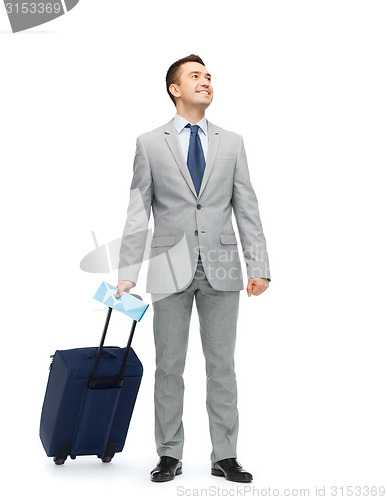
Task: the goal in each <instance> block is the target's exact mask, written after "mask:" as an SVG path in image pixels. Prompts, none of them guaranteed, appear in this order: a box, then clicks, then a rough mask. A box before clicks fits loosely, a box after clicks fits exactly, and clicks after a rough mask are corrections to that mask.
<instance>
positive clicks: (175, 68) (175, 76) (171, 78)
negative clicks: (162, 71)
mask: <svg viewBox="0 0 387 500" xmlns="http://www.w3.org/2000/svg"><path fill="white" fill-rule="evenodd" d="M186 62H198V63H200V64H202V65H203V66H205V64H204V62H203V61H202V60H201V59H200V57H199V56H197V55H196V54H191V55H189V56H187V57H183V58H182V59H179V60H178V61H176V62H174V63H173V64H172V65H171V66H170V67H169V70H168V71H167V76H166V78H165V80H166V84H167V92H168V95H169V97H170V98H171V99H172V102H173V104H174V105H175V106H176V101H175V98H174V96H173V95H172V94H171V92H170V90H169V86H170V85H171V83H179V69H180V66H181V65H182V64H184V63H186Z"/></svg>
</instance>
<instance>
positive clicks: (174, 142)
mask: <svg viewBox="0 0 387 500" xmlns="http://www.w3.org/2000/svg"><path fill="white" fill-rule="evenodd" d="M164 135H165V140H166V141H167V144H168V147H169V149H170V150H171V153H172V155H173V157H174V159H175V161H176V163H177V165H178V167H179V169H180V172H181V173H182V174H183V176H184V179H185V180H186V181H187V184H188V186H189V188H190V189H191V191H192V192H193V194H194V195H195V198H196V197H197V194H196V191H195V186H194V184H193V182H192V178H191V174H190V173H189V170H188V167H187V163H186V162H185V160H184V157H183V153H182V151H181V147H180V142H179V137H178V135H177V132H176V129H175V125H174V123H173V120H171V121H170V122H168V123H167V124H166V125H165V128H164Z"/></svg>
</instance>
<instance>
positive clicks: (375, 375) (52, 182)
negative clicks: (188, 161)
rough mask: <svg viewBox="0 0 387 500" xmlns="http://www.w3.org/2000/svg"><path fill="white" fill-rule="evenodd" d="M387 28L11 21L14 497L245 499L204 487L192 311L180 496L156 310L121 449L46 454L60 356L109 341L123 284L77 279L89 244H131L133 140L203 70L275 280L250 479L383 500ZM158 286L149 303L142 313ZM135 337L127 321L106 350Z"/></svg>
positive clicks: (4, 55)
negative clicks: (249, 190) (125, 235)
mask: <svg viewBox="0 0 387 500" xmlns="http://www.w3.org/2000/svg"><path fill="white" fill-rule="evenodd" d="M386 14H387V6H386V3H385V2H382V1H354V0H351V1H343V0H335V1H328V0H326V1H324V2H322V1H314V0H313V1H312V0H309V1H270V2H263V1H259V2H253V1H245V0H239V1H238V2H230V1H225V0H222V1H218V0H207V1H205V2H199V1H194V2H191V1H190V2H188V1H184V2H183V1H180V2H169V3H168V2H160V1H144V2H132V1H128V0H114V1H107V0H106V1H102V0H81V1H80V3H79V5H78V6H76V7H75V8H74V9H73V10H72V11H70V12H69V13H68V14H66V15H64V16H62V17H60V18H58V19H56V20H54V21H52V22H50V23H47V24H45V25H42V26H40V27H37V28H34V29H31V30H29V31H26V32H21V33H18V34H13V33H12V32H11V30H10V26H9V22H8V18H7V16H6V13H5V9H4V8H1V7H0V44H1V45H0V57H1V59H0V61H1V79H0V91H1V92H0V99H1V110H0V127H1V130H0V141H1V143H0V155H1V160H0V161H1V172H2V173H1V184H0V185H1V217H2V223H1V224H2V244H1V252H2V255H1V263H2V265H1V307H2V314H1V318H2V328H1V332H2V339H1V342H2V350H1V365H0V366H1V379H0V380H1V407H2V411H1V427H2V439H1V448H2V453H1V459H2V463H3V465H2V468H1V475H2V478H3V479H2V486H4V491H6V488H7V487H8V486H9V488H10V489H8V493H7V498H21V495H24V497H26V496H28V495H30V494H32V492H33V493H34V494H38V495H39V498H42V499H48V498H50V499H51V498H57V499H62V498H66V499H67V498H85V497H86V495H87V498H96V497H97V495H99V496H100V497H107V495H111V496H113V495H114V496H115V497H117V496H118V495H119V496H120V498H146V497H147V498H148V497H151V498H175V497H177V496H178V493H179V491H180V493H181V492H182V489H180V490H177V488H178V487H180V488H185V489H188V490H185V491H186V494H187V495H188V494H189V493H191V494H193V491H192V489H193V488H206V489H207V490H206V491H207V492H208V495H209V494H210V490H209V488H210V486H212V487H215V488H217V487H219V488H220V490H211V491H215V492H216V495H217V496H236V495H237V494H238V491H237V490H236V488H237V486H238V485H237V484H236V483H230V482H228V481H225V480H224V479H223V478H215V477H212V476H211V475H210V458H209V457H210V451H211V445H210V440H209V432H208V421H207V414H206V408H205V375H204V361H203V356H202V352H201V345H200V340H199V332H198V320H197V315H196V308H195V306H194V309H193V315H192V322H191V332H190V345H189V353H188V357H187V365H186V372H185V381H186V398H185V411H184V425H185V432H186V445H185V449H184V457H183V468H184V472H183V475H182V476H180V477H178V478H176V480H175V481H172V482H170V483H167V484H162V485H160V484H153V483H151V482H150V481H149V471H150V470H151V469H152V468H153V467H154V466H155V464H156V462H157V456H156V451H155V445H154V438H153V374H154V347H153V336H152V335H153V334H152V320H153V311H152V310H151V308H150V309H149V311H148V312H147V313H146V315H145V317H144V319H143V320H142V321H141V323H139V325H138V329H137V331H136V334H135V338H134V344H133V347H134V348H135V350H136V352H137V354H138V356H139V357H140V359H141V360H142V362H143V364H144V377H143V382H142V386H141V389H140V393H139V396H138V400H137V404H136V408H135V411H134V415H133V419H132V423H131V427H130V429H129V434H128V438H127V444H126V447H125V449H124V451H123V452H122V453H121V454H118V455H116V457H115V458H114V459H113V461H112V463H111V464H109V465H108V464H102V463H101V462H100V461H99V460H98V459H97V458H96V457H90V458H86V457H80V458H78V459H77V460H76V461H75V462H73V461H70V460H68V461H67V462H66V464H65V465H64V466H62V467H58V466H55V465H54V464H53V462H52V459H50V458H47V457H46V456H45V454H44V451H43V448H42V446H41V443H40V441H39V436H38V432H39V419H40V411H41V405H42V402H43V397H44V391H45V385H46V381H47V377H48V370H47V369H48V366H49V362H50V360H49V356H50V354H53V352H54V351H55V350H56V349H65V348H71V347H81V346H88V345H96V344H97V343H98V341H99V337H100V334H101V331H102V327H103V322H104V318H105V309H104V307H103V306H100V305H99V304H98V303H97V302H96V301H94V300H93V299H92V296H93V295H94V293H95V291H96V289H97V288H98V286H99V284H100V283H101V281H102V280H106V281H108V282H110V283H112V284H114V285H115V284H116V283H117V276H116V271H113V272H112V273H110V274H90V273H85V272H83V271H82V270H81V269H80V266H79V263H80V261H81V259H82V258H83V256H84V255H86V254H87V253H88V252H90V251H91V250H92V249H93V247H94V242H93V239H92V236H91V231H95V232H96V235H97V238H98V242H99V243H100V244H103V243H106V242H108V241H110V240H112V239H115V238H119V237H120V236H121V234H122V229H123V225H124V222H125V218H126V208H127V203H128V195H129V188H130V181H131V175H132V162H133V154H134V147H135V139H136V137H137V135H139V134H141V133H143V132H146V131H148V130H151V129H153V128H155V127H157V126H159V125H162V124H164V123H166V122H167V121H169V120H170V119H171V118H172V116H173V114H174V112H175V109H174V107H173V104H172V102H171V101H170V99H169V97H168V96H167V94H166V91H165V84H164V78H165V73H166V71H167V69H168V67H169V65H170V64H171V63H172V62H174V61H175V60H176V59H179V58H181V57H184V56H186V55H188V54H190V53H192V52H193V53H197V54H199V55H200V56H201V57H202V58H203V60H204V62H205V64H206V67H207V68H208V70H209V71H210V73H211V74H212V75H213V85H214V89H215V97H214V102H213V104H212V105H211V107H210V108H209V110H208V112H207V117H208V119H209V120H210V121H212V122H213V123H215V124H217V125H220V126H221V127H223V128H226V129H230V130H233V131H235V132H237V133H240V134H242V135H243V137H244V141H245V146H246V151H247V154H248V159H249V167H250V174H251V179H252V183H253V185H254V187H255V190H256V193H257V196H258V200H259V206H260V213H261V218H262V223H263V227H264V231H265V235H266V239H267V243H268V251H269V257H270V264H271V271H272V283H271V285H270V287H269V289H268V290H267V292H265V293H264V294H263V295H262V296H260V297H250V298H248V297H247V294H246V292H245V291H243V292H242V293H241V305H240V319H239V330H238V342H237V352H236V369H237V377H238V387H239V412H240V434H239V446H238V459H239V460H240V461H241V463H242V464H243V465H244V466H245V467H246V468H247V469H248V470H250V471H251V472H252V473H253V475H254V483H253V485H254V487H255V488H257V489H258V488H268V487H271V488H272V489H273V488H278V489H279V490H280V492H282V488H309V489H310V496H311V497H312V496H314V491H315V487H316V486H318V487H320V488H321V487H322V486H324V485H325V486H326V495H325V496H329V493H330V487H331V486H332V485H336V486H339V487H340V486H344V488H346V486H347V485H360V486H364V485H369V486H372V485H377V486H379V485H383V484H385V483H386V482H387V481H386V470H387V460H386V445H387V442H386V427H387V426H386V421H387V414H386V413H387V411H386V410H387V408H386V375H387V373H386V371H387V370H386V340H385V337H386V331H387V330H386V310H385V309H386V278H387V276H386V263H385V262H386V250H387V248H386V236H385V234H386V233H385V231H386V223H385V218H386V208H387V207H386V203H385V197H386V195H385V190H386V188H385V185H386V183H385V170H386V114H387V98H386V88H387V71H386V47H387V31H386ZM151 223H152V221H151ZM146 268H147V264H144V265H143V267H142V270H141V274H140V281H139V284H138V286H137V287H136V289H135V293H139V294H140V295H142V296H143V298H144V300H146V301H147V302H149V301H150V295H148V294H146V293H145V276H146ZM245 278H246V275H245ZM129 327H130V321H128V319H127V318H126V317H124V316H123V315H120V314H116V315H113V317H112V323H111V329H110V339H109V343H110V344H117V343H118V345H123V344H125V342H126V334H127V332H128V330H129ZM189 489H191V490H189ZM244 493H245V496H252V495H253V492H248V491H247V490H245V491H244ZM202 494H203V495H204V493H203V492H202ZM240 494H241V493H240V492H239V495H240ZM255 495H257V492H256V493H255Z"/></svg>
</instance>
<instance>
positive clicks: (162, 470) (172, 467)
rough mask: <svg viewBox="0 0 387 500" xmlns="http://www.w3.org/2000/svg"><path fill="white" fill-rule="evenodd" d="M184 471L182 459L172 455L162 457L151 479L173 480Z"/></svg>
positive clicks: (159, 481)
mask: <svg viewBox="0 0 387 500" xmlns="http://www.w3.org/2000/svg"><path fill="white" fill-rule="evenodd" d="M182 472H183V470H182V466H181V462H180V460H177V459H176V458H172V457H167V456H165V457H161V458H160V460H159V462H158V464H157V466H156V467H155V468H154V469H153V470H152V471H151V473H150V478H151V481H155V482H157V483H162V482H164V481H172V479H175V476H178V475H179V474H181V473H182Z"/></svg>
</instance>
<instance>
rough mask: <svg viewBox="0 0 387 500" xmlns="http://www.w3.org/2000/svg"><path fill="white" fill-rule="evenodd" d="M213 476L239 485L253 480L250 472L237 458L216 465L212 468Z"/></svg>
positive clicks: (227, 459) (226, 459)
mask: <svg viewBox="0 0 387 500" xmlns="http://www.w3.org/2000/svg"><path fill="white" fill-rule="evenodd" d="M211 474H212V475H213V476H221V477H225V478H226V479H228V481H236V482H237V483H249V482H250V481H252V480H253V476H252V475H251V474H250V472H247V471H246V470H244V469H243V468H242V466H241V464H240V463H239V462H237V461H236V459H235V458H225V459H224V460H219V462H216V463H214V465H213V466H212V468H211Z"/></svg>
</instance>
